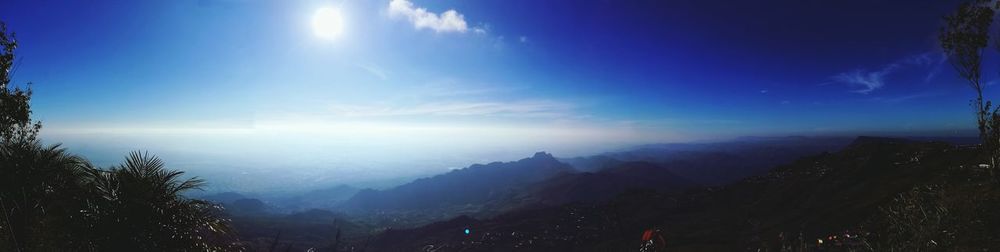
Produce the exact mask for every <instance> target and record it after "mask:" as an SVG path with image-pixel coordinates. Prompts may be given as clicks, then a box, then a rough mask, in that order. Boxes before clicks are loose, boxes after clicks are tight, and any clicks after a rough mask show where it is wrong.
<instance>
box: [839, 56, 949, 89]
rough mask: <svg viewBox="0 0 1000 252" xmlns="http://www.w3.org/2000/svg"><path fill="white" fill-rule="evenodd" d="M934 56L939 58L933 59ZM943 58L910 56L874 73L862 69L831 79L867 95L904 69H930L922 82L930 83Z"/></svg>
mask: <svg viewBox="0 0 1000 252" xmlns="http://www.w3.org/2000/svg"><path fill="white" fill-rule="evenodd" d="M935 56H939V57H941V58H939V59H935V58H934V57H935ZM944 59H945V58H943V56H940V53H922V54H917V55H911V56H908V57H905V58H902V59H900V60H897V61H896V62H893V63H890V64H887V65H884V66H882V68H880V69H878V70H874V71H868V70H864V69H855V70H853V71H848V72H844V73H840V74H837V75H834V76H833V77H832V78H833V80H834V81H836V82H841V83H845V84H848V85H850V86H853V87H856V88H857V89H855V90H852V91H851V92H855V93H860V94H869V93H871V92H872V91H875V90H876V89H880V88H882V87H884V86H885V83H886V78H887V77H888V76H889V75H892V74H894V73H896V72H898V71H900V70H902V69H904V68H906V67H923V68H928V67H930V68H931V69H930V71H929V72H928V74H927V76H926V77H925V78H924V81H925V82H927V81H930V79H932V78H934V76H935V75H936V74H937V72H938V69H939V68H940V65H941V64H942V63H943V62H944Z"/></svg>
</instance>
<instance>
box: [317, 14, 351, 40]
mask: <svg viewBox="0 0 1000 252" xmlns="http://www.w3.org/2000/svg"><path fill="white" fill-rule="evenodd" d="M312 25H313V33H315V34H316V36H317V37H320V38H325V39H336V38H339V37H340V36H341V34H343V33H344V16H343V15H341V14H340V10H338V9H335V8H329V7H327V8H320V9H319V10H316V14H313V19H312Z"/></svg>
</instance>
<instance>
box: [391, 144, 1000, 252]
mask: <svg viewBox="0 0 1000 252" xmlns="http://www.w3.org/2000/svg"><path fill="white" fill-rule="evenodd" d="M973 157H974V153H973V151H971V150H970V149H968V148H964V147H959V146H953V145H951V144H947V143H941V142H914V141H907V140H901V139H886V138H870V137H861V138H858V139H856V140H855V141H853V142H852V143H851V144H850V145H849V146H848V147H847V148H845V149H844V150H843V151H840V152H837V153H829V154H822V155H817V156H813V157H808V158H803V159H800V160H797V161H795V162H793V163H790V164H787V165H782V166H779V167H777V168H775V169H772V170H771V171H770V172H768V173H767V174H765V175H762V176H756V177H752V178H748V179H744V180H741V181H739V182H738V183H735V184H732V185H729V186H724V187H715V188H708V189H705V190H697V191H689V192H685V193H681V194H670V193H659V192H655V191H648V190H644V191H629V192H627V193H624V194H621V195H619V196H618V197H616V198H614V199H613V200H612V201H611V202H609V203H606V204H568V205H562V206H556V207H547V208H539V209H529V210H522V211H515V212H511V213H507V214H503V215H500V216H497V217H495V218H490V219H485V220H468V221H452V222H444V223H442V224H437V225H433V226H426V227H423V228H419V229H412V230H394V231H389V232H385V233H384V234H383V235H381V236H380V237H379V238H378V239H377V241H378V242H376V243H375V244H378V245H379V246H381V247H379V248H378V249H380V250H397V249H403V248H415V247H419V246H425V245H428V244H431V245H433V246H434V247H436V248H442V249H445V250H464V249H472V250H484V249H486V248H489V249H490V250H496V251H499V250H520V251H588V250H589V251H602V250H621V249H622V248H635V247H638V245H639V244H638V241H639V237H640V236H641V234H642V233H643V230H646V229H656V230H660V231H661V232H662V236H663V237H665V240H666V241H667V244H668V245H669V247H671V248H673V249H676V250H681V251H691V250H695V251H697V250H710V251H733V250H744V249H748V248H771V249H777V248H779V247H780V246H782V245H787V244H788V243H789V242H790V241H791V240H795V239H798V240H799V241H801V242H800V243H802V244H807V243H808V244H814V242H812V243H811V242H806V241H815V240H816V239H817V238H818V237H827V236H828V235H830V234H844V233H851V232H855V234H854V235H855V236H854V237H855V239H860V238H858V236H857V233H866V234H867V236H877V235H878V234H879V232H878V231H863V230H861V228H862V227H865V226H866V225H865V224H869V226H873V227H872V228H874V227H877V226H878V224H877V222H873V220H879V219H884V218H880V217H878V216H880V214H881V213H880V211H879V209H880V207H885V206H886V205H887V204H890V203H892V202H893V200H892V199H893V198H895V197H897V195H899V194H900V193H902V192H906V191H909V190H910V189H912V188H914V187H920V186H925V185H952V186H951V187H954V188H957V189H954V190H966V191H970V190H972V191H974V190H976V189H975V188H976V186H983V185H989V184H988V183H982V182H976V181H971V180H969V179H968V178H969V176H968V174H969V173H976V172H975V170H974V168H973V167H975V164H974V163H969V162H968V160H974V159H973ZM951 187H949V188H951ZM967 187H971V188H967ZM962 195H971V194H962ZM976 197H986V196H976ZM955 198H962V197H955ZM994 198H996V197H992V198H991V197H987V198H986V199H994ZM963 201H968V202H971V201H972V200H968V199H964V198H963ZM989 202H996V201H989ZM984 204H985V203H984ZM962 209H964V208H961V207H959V208H956V210H955V211H956V213H957V212H961V211H959V210H962ZM994 215H996V214H992V215H985V216H984V217H983V218H984V220H980V221H979V222H980V223H987V224H981V225H980V226H970V227H969V228H970V230H973V231H979V232H972V231H969V233H970V234H980V235H979V236H982V234H987V235H988V234H991V233H992V234H995V233H996V232H991V231H990V230H989V229H986V228H985V227H988V226H990V225H989V224H988V223H996V222H993V221H994V220H997V219H1000V218H993V217H996V216H994ZM970 216H975V215H970ZM432 227H433V228H432ZM465 227H469V228H471V229H472V230H475V233H473V234H472V235H463V234H461V232H460V231H461V229H463V228H465ZM975 228H979V229H975ZM983 229H985V230H983ZM993 231H995V230H993ZM883 235H884V236H887V235H888V234H883ZM796 237H798V238H796ZM866 239H874V238H872V237H866ZM782 240H783V241H782ZM988 240H989V239H987V241H988ZM852 242H857V240H853V241H852ZM838 244H840V245H843V246H847V245H845V244H848V245H849V243H838ZM850 244H857V243H850ZM973 245H975V244H973ZM979 246H989V245H983V244H979ZM993 246H995V245H993Z"/></svg>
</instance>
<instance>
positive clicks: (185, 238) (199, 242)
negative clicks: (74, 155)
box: [82, 152, 234, 251]
mask: <svg viewBox="0 0 1000 252" xmlns="http://www.w3.org/2000/svg"><path fill="white" fill-rule="evenodd" d="M183 174H184V172H181V171H173V170H167V169H165V168H164V164H163V161H161V160H160V159H159V158H157V157H155V156H152V155H149V154H148V153H140V152H132V153H131V154H129V156H128V157H127V158H126V159H125V161H124V163H122V164H121V165H119V166H117V167H113V168H111V169H109V170H98V169H90V170H88V176H87V177H86V182H85V185H86V186H87V187H88V188H90V189H91V190H93V192H92V195H93V197H92V198H91V199H89V200H87V203H86V205H85V206H84V209H83V212H82V213H83V218H84V219H85V220H87V221H86V222H87V223H90V225H91V226H89V227H88V228H91V229H92V230H93V231H94V233H96V234H98V235H96V236H95V237H93V238H92V239H91V241H92V242H93V245H94V246H95V247H99V248H104V249H111V250H115V251H118V250H131V249H140V250H163V251H177V250H224V249H231V248H234V247H232V245H233V244H229V243H227V242H226V241H228V239H229V238H230V237H229V233H230V228H229V226H228V224H227V222H226V221H225V220H224V219H220V218H218V217H217V216H219V214H220V213H221V211H219V210H220V209H218V207H216V206H214V205H212V204H210V203H208V202H205V201H201V200H193V199H188V198H185V197H183V196H181V194H182V193H184V192H185V191H188V190H192V189H198V188H199V187H201V186H202V185H204V182H203V181H202V180H200V179H196V178H190V179H181V176H182V175H183Z"/></svg>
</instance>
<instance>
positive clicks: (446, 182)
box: [340, 152, 574, 214]
mask: <svg viewBox="0 0 1000 252" xmlns="http://www.w3.org/2000/svg"><path fill="white" fill-rule="evenodd" d="M572 172H574V171H573V169H572V168H571V167H570V166H569V165H567V164H564V163H561V162H559V161H558V160H556V159H555V158H554V157H552V155H551V154H548V153H544V152H539V153H535V155H534V156H532V157H530V158H525V159H521V160H518V161H514V162H506V163H502V162H494V163H490V164H485V165H481V164H476V165H472V166H469V167H467V168H463V169H458V170H454V171H451V172H448V173H445V174H441V175H437V176H433V177H429V178H422V179H417V180H415V181H413V182H410V183H407V184H404V185H400V186H397V187H394V188H391V189H387V190H372V189H367V190H362V191H359V192H358V193H357V194H355V195H354V196H353V197H351V198H350V199H348V200H347V201H345V202H344V203H343V204H341V206H340V207H341V209H344V210H345V211H348V212H350V213H356V214H365V213H373V212H387V211H388V212H393V211H397V212H412V211H416V212H437V213H439V214H446V213H462V212H480V211H482V209H480V208H479V207H480V205H481V204H483V203H486V202H488V201H490V200H494V199H497V198H499V197H502V196H505V195H507V194H509V193H510V192H512V191H513V190H516V189H518V188H519V187H521V186H524V185H528V184H532V183H536V182H539V181H543V180H545V179H548V178H551V177H553V176H556V175H559V174H565V173H572ZM444 209H447V210H448V211H446V213H441V212H438V210H444Z"/></svg>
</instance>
